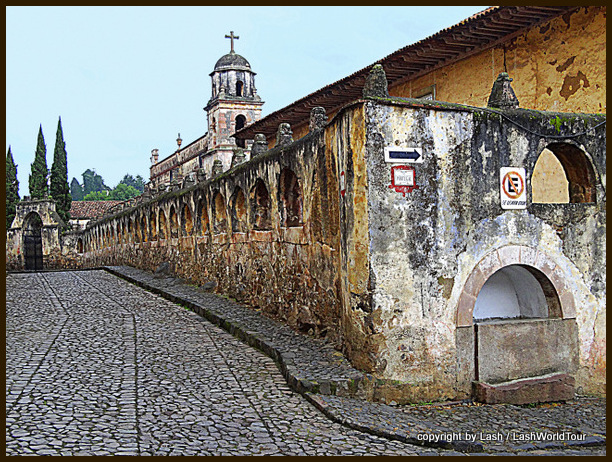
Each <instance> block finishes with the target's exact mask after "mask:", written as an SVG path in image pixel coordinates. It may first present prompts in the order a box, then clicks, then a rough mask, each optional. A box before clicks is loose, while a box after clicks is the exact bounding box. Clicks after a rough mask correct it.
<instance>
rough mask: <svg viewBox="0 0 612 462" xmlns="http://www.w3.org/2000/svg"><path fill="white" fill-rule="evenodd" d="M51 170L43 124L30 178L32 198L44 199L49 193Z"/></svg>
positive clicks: (39, 132)
mask: <svg viewBox="0 0 612 462" xmlns="http://www.w3.org/2000/svg"><path fill="white" fill-rule="evenodd" d="M48 177H49V170H48V169H47V147H46V146H45V138H44V136H43V132H42V125H41V126H40V127H39V129H38V143H37V145H36V154H35V156H34V162H32V173H31V174H30V177H29V179H28V186H29V189H30V196H31V198H32V199H44V198H45V197H47V196H48V195H49V185H48V183H47V178H48Z"/></svg>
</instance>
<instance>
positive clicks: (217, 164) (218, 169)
mask: <svg viewBox="0 0 612 462" xmlns="http://www.w3.org/2000/svg"><path fill="white" fill-rule="evenodd" d="M222 173H223V162H221V159H216V160H215V161H214V162H213V166H212V176H217V175H221V174H222Z"/></svg>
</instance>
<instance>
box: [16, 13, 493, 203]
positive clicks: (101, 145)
mask: <svg viewBox="0 0 612 462" xmlns="http://www.w3.org/2000/svg"><path fill="white" fill-rule="evenodd" d="M485 8H486V7H485V6H428V7H421V6H400V7H388V6H380V7H355V6H353V7H346V6H345V7H321V6H310V7H281V6H266V7H244V6H241V7H212V6H202V7H42V6H36V7H16V6H12V7H6V140H5V141H6V150H5V153H6V152H7V151H8V147H9V145H10V146H11V151H12V153H13V157H14V158H15V162H16V163H17V170H18V179H19V183H20V185H19V186H20V188H19V190H20V195H21V197H23V196H24V195H28V194H29V193H28V176H29V174H30V166H31V163H32V162H33V160H34V153H35V150H36V139H37V134H38V127H39V125H42V129H43V134H44V136H45V143H46V146H47V165H48V167H49V168H51V163H52V162H53V150H54V146H55V133H56V129H57V122H58V118H59V117H60V116H61V118H62V128H63V131H64V139H65V141H66V150H67V153H68V181H69V182H70V181H71V180H72V178H73V177H76V178H77V179H78V180H79V182H81V183H82V177H81V174H82V173H83V172H84V171H85V170H86V169H88V168H91V169H94V170H95V171H96V172H97V173H99V174H100V175H102V177H103V178H104V180H105V183H106V184H107V185H108V186H110V187H113V186H115V185H116V184H117V183H118V182H119V181H120V180H121V178H123V176H124V175H125V174H127V173H129V174H132V175H134V176H135V175H141V176H142V177H143V178H145V180H148V178H149V165H150V160H149V159H150V155H151V150H152V149H154V148H157V149H159V152H160V157H161V158H163V157H165V156H167V155H168V154H170V153H171V152H173V151H174V150H175V149H176V138H177V135H178V133H179V132H180V134H181V138H182V139H183V144H187V143H189V142H191V141H193V140H194V139H196V138H198V137H200V136H202V135H203V134H204V133H205V132H206V131H207V127H206V117H205V112H204V111H203V109H202V108H203V107H204V106H205V105H206V103H207V102H208V100H209V98H210V96H211V88H210V77H209V74H210V73H211V72H212V70H213V67H214V65H215V63H216V61H217V60H218V59H219V58H220V57H221V56H223V55H224V54H226V53H228V52H229V49H230V41H229V40H228V39H225V38H224V37H225V34H229V32H230V31H234V33H235V35H238V36H239V37H240V38H239V39H238V40H237V41H236V42H235V49H236V52H237V53H239V54H240V55H242V56H244V57H245V58H246V59H247V60H248V61H249V62H250V63H251V67H252V69H253V70H254V71H255V72H256V73H257V76H256V80H255V83H256V87H257V92H258V94H259V95H260V96H261V98H262V99H263V101H265V104H264V106H263V115H264V116H265V115H267V114H269V113H271V112H273V111H275V110H278V109H280V108H282V107H284V106H286V105H288V104H290V103H292V102H294V101H295V100H297V99H299V98H301V97H303V96H306V95H307V94H309V93H312V92H313V91H315V90H318V89H319V88H321V87H323V86H325V85H327V84H329V83H332V82H334V81H336V80H339V79H341V78H343V77H345V76H347V75H349V74H352V73H353V72H355V71H357V70H359V69H362V68H364V67H366V66H368V65H370V64H372V63H373V62H374V61H376V60H378V59H380V58H382V57H384V56H386V55H388V54H390V53H393V52H394V51H396V50H398V49H399V48H402V47H404V46H406V45H410V44H412V43H414V42H416V41H419V40H421V39H424V38H426V37H428V36H430V35H432V34H434V33H436V32H438V31H440V30H441V29H444V28H447V27H450V26H452V25H454V24H457V23H458V22H460V21H462V20H463V19H465V18H467V17H469V16H471V15H472V14H474V13H477V12H479V11H482V10H483V9H485Z"/></svg>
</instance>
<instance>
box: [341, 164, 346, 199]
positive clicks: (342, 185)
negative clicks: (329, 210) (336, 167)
mask: <svg viewBox="0 0 612 462" xmlns="http://www.w3.org/2000/svg"><path fill="white" fill-rule="evenodd" d="M344 176H345V175H344V170H342V172H340V194H341V195H342V197H344V195H345V194H346V179H345V178H344Z"/></svg>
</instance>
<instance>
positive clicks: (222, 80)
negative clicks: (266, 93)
mask: <svg viewBox="0 0 612 462" xmlns="http://www.w3.org/2000/svg"><path fill="white" fill-rule="evenodd" d="M225 38H229V39H230V40H231V49H230V52H229V53H228V54H226V55H224V56H222V57H221V58H220V59H219V60H218V61H217V63H216V64H215V68H214V70H213V72H212V73H211V74H210V77H211V79H212V96H211V98H210V100H209V101H208V104H207V105H206V107H205V108H204V110H205V111H206V112H207V114H208V137H209V149H210V151H212V152H211V154H213V156H214V158H215V160H216V159H221V161H222V162H223V170H228V169H229V168H230V165H231V162H232V156H233V154H234V149H235V148H237V147H239V148H243V149H244V152H245V154H246V159H247V160H248V159H249V158H250V147H251V144H252V141H246V142H245V141H244V140H236V139H235V138H233V137H232V136H231V135H233V134H234V132H236V131H237V130H240V129H241V128H243V127H245V126H246V125H249V124H251V123H253V122H255V121H257V120H259V119H260V118H261V107H262V106H263V104H264V103H263V101H261V98H260V97H259V95H257V90H256V88H255V72H253V71H252V69H251V65H250V64H249V62H248V61H247V60H246V59H245V58H244V57H242V56H240V55H239V54H237V53H236V52H235V51H234V40H236V39H238V38H239V37H238V36H235V35H234V32H233V31H232V32H230V35H226V36H225ZM210 151H209V152H210Z"/></svg>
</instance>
